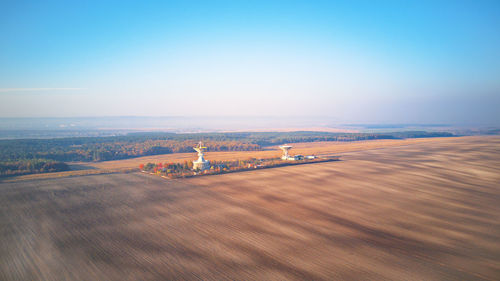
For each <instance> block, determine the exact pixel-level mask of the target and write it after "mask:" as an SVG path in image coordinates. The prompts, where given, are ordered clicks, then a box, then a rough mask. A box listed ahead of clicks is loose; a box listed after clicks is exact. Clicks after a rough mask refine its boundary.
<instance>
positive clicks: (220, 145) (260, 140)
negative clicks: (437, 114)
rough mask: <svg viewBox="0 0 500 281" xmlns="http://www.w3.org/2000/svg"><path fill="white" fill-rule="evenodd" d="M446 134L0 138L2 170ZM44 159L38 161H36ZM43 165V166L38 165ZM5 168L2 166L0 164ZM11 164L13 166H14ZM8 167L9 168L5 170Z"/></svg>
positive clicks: (39, 169)
mask: <svg viewBox="0 0 500 281" xmlns="http://www.w3.org/2000/svg"><path fill="white" fill-rule="evenodd" d="M448 136H453V134H451V133H447V132H425V131H413V132H393V133H328V132H307V131H304V132H244V133H191V134H175V133H130V134H128V135H124V136H111V137H72V138H53V139H16V140H0V165H1V166H0V167H1V169H2V170H1V172H0V173H2V174H6V173H14V172H13V171H14V170H18V171H19V173H23V174H24V173H30V172H31V173H33V172H44V171H55V170H64V169H66V167H64V165H62V164H63V163H62V162H72V161H85V162H92V161H107V160H119V159H127V158H133V157H140V156H148V155H158V154H168V153H179V152H193V149H192V147H193V146H194V145H195V144H196V143H197V142H198V141H203V142H204V144H205V146H206V147H207V148H208V151H253V150H260V149H262V148H263V147H265V146H271V145H277V144H283V143H296V142H317V141H359V140H373V139H402V138H422V137H448ZM41 163H44V164H41ZM44 165H45V166H44ZM6 167H8V168H6ZM15 167H17V168H15ZM7 171H10V172H7Z"/></svg>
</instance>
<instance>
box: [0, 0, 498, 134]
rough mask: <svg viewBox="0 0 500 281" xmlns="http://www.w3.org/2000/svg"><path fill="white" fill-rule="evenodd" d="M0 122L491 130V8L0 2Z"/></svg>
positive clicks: (494, 37) (494, 33)
mask: <svg viewBox="0 0 500 281" xmlns="http://www.w3.org/2000/svg"><path fill="white" fill-rule="evenodd" d="M0 15H1V16H0V117H84V116H219V117H220V116H227V117H228V118H230V117H231V116H323V117H324V118H327V119H329V120H331V121H334V122H338V123H427V124H429V123H441V124H442V123H446V124H494V125H499V124H500V113H498V108H500V1H481V0H479V1H477V0H476V1H460V0H454V1H439V0H437V1H423V0H419V1H382V0H380V1H272V0H270V1H244V0H241V1H240V0H233V1H216V0H214V1H106V0H101V1H22V0H15V1H8V0H2V1H0Z"/></svg>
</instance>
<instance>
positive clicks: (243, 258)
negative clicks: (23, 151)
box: [0, 137, 500, 280]
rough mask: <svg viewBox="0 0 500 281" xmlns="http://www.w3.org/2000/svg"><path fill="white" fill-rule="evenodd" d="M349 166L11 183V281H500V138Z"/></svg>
mask: <svg viewBox="0 0 500 281" xmlns="http://www.w3.org/2000/svg"><path fill="white" fill-rule="evenodd" d="M375 148H376V147H375ZM341 156H342V159H343V161H340V162H328V163H318V164H308V165H300V166H289V167H283V168H274V169H266V170H258V171H250V172H242V173H233V174H226V175H217V176H209V177H200V178H192V179H179V180H165V179H163V178H159V177H154V176H150V175H146V174H141V173H129V174H121V173H116V174H109V175H91V176H79V177H72V178H58V179H43V180H28V181H19V182H12V183H0V210H1V211H0V225H1V228H0V230H1V231H2V243H1V244H0V279H1V280H172V279H174V280H175V279H188V280H198V279H203V280H237V279H238V280H286V279H289V280H304V279H306V280H332V279H337V280H495V279H497V278H498V276H500V243H499V242H498V241H499V240H500V223H499V221H500V184H499V183H500V138H498V137H470V138H450V139H447V140H441V141H432V142H421V143H412V144H408V145H405V146H397V147H390V146H385V147H384V148H379V149H372V150H365V151H357V152H353V151H352V150H351V152H344V153H342V154H341Z"/></svg>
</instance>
